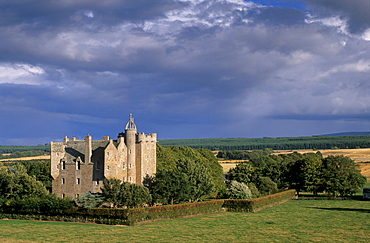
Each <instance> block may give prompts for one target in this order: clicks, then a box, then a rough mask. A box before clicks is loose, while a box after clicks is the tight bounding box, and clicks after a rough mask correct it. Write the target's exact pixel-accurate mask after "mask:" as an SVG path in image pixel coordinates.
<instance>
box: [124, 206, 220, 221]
mask: <svg viewBox="0 0 370 243" xmlns="http://www.w3.org/2000/svg"><path fill="white" fill-rule="evenodd" d="M222 205H223V200H210V201H204V202H195V203H183V204H173V205H163V206H156V207H148V208H136V209H131V210H130V211H129V212H128V213H129V215H128V222H129V224H130V225H133V224H134V223H137V222H140V221H145V220H154V219H163V218H176V217H181V216H187V215H195V214H203V213H211V212H219V211H222V210H223V207H222Z"/></svg>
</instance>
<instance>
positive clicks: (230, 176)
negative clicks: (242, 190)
mask: <svg viewBox="0 0 370 243" xmlns="http://www.w3.org/2000/svg"><path fill="white" fill-rule="evenodd" d="M254 176H256V173H255V169H254V168H253V167H252V166H251V165H250V164H249V163H240V164H237V165H236V167H235V168H231V169H230V170H229V173H227V174H226V176H225V177H226V179H227V180H230V181H238V182H243V183H245V184H248V183H250V182H252V181H253V177H254Z"/></svg>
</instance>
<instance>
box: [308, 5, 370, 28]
mask: <svg viewBox="0 0 370 243" xmlns="http://www.w3.org/2000/svg"><path fill="white" fill-rule="evenodd" d="M304 2H307V3H308V4H309V5H311V6H313V7H317V8H319V9H318V10H319V11H320V12H317V14H322V15H324V16H328V15H329V16H330V15H334V14H339V15H340V16H341V17H342V18H346V19H348V27H349V30H350V32H352V33H362V32H364V31H365V30H367V29H368V28H370V1H369V0H350V1H349V0H304Z"/></svg>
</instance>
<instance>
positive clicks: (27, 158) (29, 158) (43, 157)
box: [0, 155, 50, 162]
mask: <svg viewBox="0 0 370 243" xmlns="http://www.w3.org/2000/svg"><path fill="white" fill-rule="evenodd" d="M33 159H50V155H40V156H33V157H22V158H9V159H0V162H4V161H14V160H33Z"/></svg>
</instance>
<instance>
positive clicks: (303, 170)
mask: <svg viewBox="0 0 370 243" xmlns="http://www.w3.org/2000/svg"><path fill="white" fill-rule="evenodd" d="M322 169H323V167H322V159H321V158H319V157H312V156H311V157H310V156H307V157H306V158H305V159H303V160H298V161H297V162H296V163H295V164H294V165H293V166H292V168H291V178H292V179H291V185H292V187H293V188H295V189H296V191H297V193H298V194H299V192H300V191H301V190H304V191H308V192H313V193H314V195H317V193H318V192H319V191H322V190H323V177H322Z"/></svg>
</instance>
